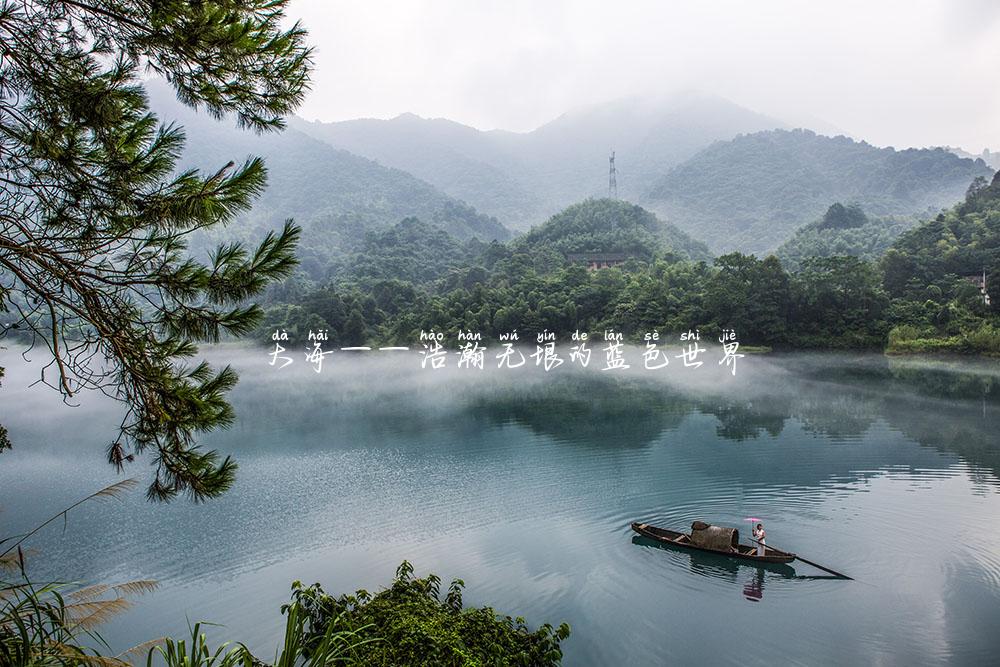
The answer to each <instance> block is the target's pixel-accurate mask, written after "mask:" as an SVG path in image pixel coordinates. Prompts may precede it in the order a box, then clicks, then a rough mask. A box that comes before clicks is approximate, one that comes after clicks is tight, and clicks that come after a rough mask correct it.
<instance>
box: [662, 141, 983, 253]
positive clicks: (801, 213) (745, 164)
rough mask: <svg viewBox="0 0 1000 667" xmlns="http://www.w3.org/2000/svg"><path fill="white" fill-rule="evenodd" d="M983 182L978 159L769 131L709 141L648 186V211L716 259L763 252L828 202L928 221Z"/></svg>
mask: <svg viewBox="0 0 1000 667" xmlns="http://www.w3.org/2000/svg"><path fill="white" fill-rule="evenodd" d="M992 174H993V170H992V169H990V168H989V167H988V166H987V165H986V164H985V163H984V162H982V161H981V160H969V159H963V158H959V157H958V156H956V155H954V154H953V153H950V152H948V151H945V150H943V149H940V148H934V149H913V148H910V149H906V150H902V151H897V150H895V149H893V148H878V147H876V146H872V145H870V144H868V143H866V142H863V141H862V142H857V141H853V140H852V139H848V138H847V137H843V136H838V137H825V136H821V135H818V134H815V133H814V132H811V131H808V130H792V131H786V130H771V131H766V132H758V133H755V134H749V135H741V136H738V137H736V138H734V139H731V140H729V141H721V142H717V143H715V144H713V145H711V146H709V147H708V148H706V149H704V150H702V151H701V152H699V153H698V154H697V155H695V156H694V157H692V158H691V159H689V160H687V161H685V162H684V163H683V164H680V165H678V166H676V167H675V168H673V169H672V170H670V172H669V173H667V174H666V175H665V176H664V177H662V178H661V179H660V180H659V181H657V182H656V184H655V185H654V187H653V188H652V190H651V192H650V198H651V199H652V200H653V203H652V204H651V205H650V207H651V208H652V210H654V211H655V212H656V213H658V214H661V215H663V216H664V217H665V218H666V219H667V220H670V221H671V222H673V223H674V224H675V225H677V226H678V227H680V228H681V229H683V230H684V231H686V232H688V233H690V234H692V235H694V236H697V237H698V238H701V239H704V240H705V241H706V242H707V243H708V245H709V247H710V248H712V249H713V250H714V251H716V252H726V251H731V250H741V251H744V252H753V253H764V252H768V251H771V250H773V249H774V248H776V247H777V246H779V245H780V244H781V243H782V242H784V241H785V240H786V239H788V238H789V237H790V236H791V235H792V233H793V232H794V230H795V229H796V228H797V227H798V226H799V225H800V224H801V222H802V220H804V219H805V220H808V219H815V218H817V217H819V216H821V215H822V214H823V211H824V210H825V209H826V208H827V206H829V203H830V202H832V201H849V202H855V203H857V204H859V205H860V206H862V207H863V208H864V209H865V210H866V211H868V212H869V213H870V214H872V215H876V216H885V215H912V214H921V213H922V214H927V213H928V212H931V213H932V214H933V213H937V211H938V210H940V209H941V208H942V207H944V206H948V205H951V204H952V203H954V202H955V201H957V200H959V199H961V198H962V196H963V195H964V193H965V190H966V188H968V186H969V184H970V183H971V182H972V180H973V179H974V178H975V177H977V176H984V177H989V176H991V175H992Z"/></svg>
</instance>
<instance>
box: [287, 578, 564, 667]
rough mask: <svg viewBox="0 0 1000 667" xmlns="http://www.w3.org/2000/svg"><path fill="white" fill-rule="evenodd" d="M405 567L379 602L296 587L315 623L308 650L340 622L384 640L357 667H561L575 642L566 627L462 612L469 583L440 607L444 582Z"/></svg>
mask: <svg viewBox="0 0 1000 667" xmlns="http://www.w3.org/2000/svg"><path fill="white" fill-rule="evenodd" d="M412 575H413V567H412V566H411V565H410V564H409V563H408V562H406V561H403V563H402V564H401V565H400V566H399V568H398V569H397V570H396V579H395V581H393V583H392V586H391V587H390V588H388V589H386V590H383V591H381V592H379V593H377V594H375V595H374V596H373V595H371V594H369V593H368V592H367V591H364V590H359V591H357V592H356V593H355V594H354V595H342V596H340V597H333V596H331V595H329V594H327V593H325V592H324V591H323V589H322V588H320V585H319V584H313V585H312V586H309V587H307V588H305V587H303V586H302V585H301V584H300V583H299V582H295V583H294V584H293V585H292V590H293V593H292V597H293V603H292V604H297V605H299V607H300V608H301V609H302V611H303V612H304V613H306V614H307V615H308V617H309V619H308V621H307V627H306V646H307V649H308V648H309V647H311V645H312V642H318V641H319V638H321V637H323V636H324V635H325V633H326V632H327V631H328V628H329V626H330V625H331V623H332V624H335V625H336V626H337V627H338V628H339V629H341V630H343V631H350V632H354V633H356V634H357V637H358V638H359V639H364V638H369V637H370V638H375V637H378V638H381V639H380V640H379V641H374V642H371V643H369V644H366V645H365V646H364V649H363V650H359V651H357V652H355V653H354V654H353V655H352V656H351V657H352V659H353V660H354V661H355V662H354V663H353V664H358V665H385V666H390V665H392V666H395V665H427V664H433V665H454V666H460V665H461V666H470V667H471V666H473V665H524V666H525V667H527V666H532V667H535V666H539V667H542V666H545V665H558V664H560V662H561V660H562V650H561V648H560V642H561V641H562V640H564V639H566V638H567V637H568V636H569V632H570V631H569V626H568V625H566V624H565V623H564V624H562V625H560V626H559V627H558V628H553V627H552V626H551V625H549V624H545V625H543V626H541V627H540V628H539V629H538V630H536V631H531V630H529V629H528V628H527V627H526V626H525V624H524V619H522V618H517V619H514V618H511V617H510V616H498V615H497V613H496V612H495V611H494V610H493V609H492V608H490V607H481V608H475V609H463V608H462V588H463V586H464V583H463V582H462V581H461V580H459V579H456V580H454V581H452V583H451V586H450V587H449V588H448V592H447V594H446V595H445V597H444V600H443V601H442V600H441V599H440V596H439V593H440V585H441V579H440V578H439V577H437V576H436V575H433V574H429V575H427V577H426V578H423V579H419V578H414V577H413V576H412Z"/></svg>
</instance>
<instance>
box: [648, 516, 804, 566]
mask: <svg viewBox="0 0 1000 667" xmlns="http://www.w3.org/2000/svg"><path fill="white" fill-rule="evenodd" d="M632 530H634V531H635V532H637V533H639V534H640V535H642V536H643V537H648V538H649V539H651V540H655V541H656V542H659V543H661V544H669V545H673V546H676V547H680V548H682V549H691V550H692V551H705V552H708V553H713V554H719V555H722V556H729V557H730V558H739V559H741V560H747V561H752V562H757V563H791V562H792V561H793V560H795V559H796V558H797V556H796V555H795V554H792V553H787V552H785V551H779V550H777V549H772V548H771V547H765V548H764V555H763V556H758V555H757V547H754V546H750V545H747V544H739V545H737V546H736V547H735V548H733V549H730V550H728V551H727V550H725V549H712V548H709V547H703V546H699V545H696V544H694V543H693V542H691V536H690V535H689V534H687V533H678V532H677V531H675V530H667V529H666V528H657V527H656V526H650V525H649V524H648V523H633V524H632ZM734 539H735V538H734Z"/></svg>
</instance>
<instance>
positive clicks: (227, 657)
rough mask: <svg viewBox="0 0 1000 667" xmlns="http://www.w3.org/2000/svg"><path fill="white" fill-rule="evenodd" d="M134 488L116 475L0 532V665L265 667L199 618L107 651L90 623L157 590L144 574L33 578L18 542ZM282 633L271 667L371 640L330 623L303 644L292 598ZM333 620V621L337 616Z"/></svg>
mask: <svg viewBox="0 0 1000 667" xmlns="http://www.w3.org/2000/svg"><path fill="white" fill-rule="evenodd" d="M134 486H136V482H135V480H123V481H121V482H116V483H115V484H112V485H110V486H107V487H105V488H103V489H101V490H100V491H97V492H96V493H92V494H90V495H89V496H87V497H86V498H83V499H82V500H80V501H78V502H76V503H73V504H72V505H70V506H69V507H67V508H65V509H63V510H61V511H59V512H57V513H56V514H55V515H53V516H52V517H50V518H49V519H47V520H46V521H43V522H42V523H40V524H38V525H37V526H35V527H34V528H32V529H31V530H29V531H28V532H26V533H23V534H20V535H13V536H9V537H5V538H0V549H4V551H2V552H0V667H50V666H52V667H57V666H58V667H64V666H65V667H87V666H96V667H127V666H128V665H130V664H134V663H135V662H136V661H140V660H141V659H142V657H143V656H145V660H146V665H147V666H148V667H153V665H164V666H165V667H264V666H265V665H267V663H265V662H263V661H261V660H260V659H258V658H257V657H255V656H254V655H253V654H252V653H251V652H250V649H249V648H247V647H246V645H244V644H236V645H234V646H233V648H230V646H231V644H230V643H228V642H227V643H224V644H222V645H221V646H219V647H218V648H216V649H214V650H212V649H211V648H210V646H209V642H208V638H207V636H206V635H205V634H204V633H203V632H202V625H203V624H201V623H198V624H195V625H194V627H193V628H191V636H190V638H189V639H180V640H175V639H170V638H161V639H154V640H151V641H148V642H144V643H142V644H139V645H137V646H134V647H132V648H130V649H128V650H126V651H123V652H120V653H114V652H113V651H112V650H111V647H110V646H109V645H108V643H107V642H106V641H105V640H104V638H103V637H102V636H101V635H100V634H99V633H98V632H97V627H98V626H100V625H101V624H103V623H105V622H106V621H108V620H109V619H111V618H112V617H114V616H115V615H117V614H120V613H121V612H123V611H125V610H126V609H128V608H129V606H130V600H129V598H130V597H132V596H134V595H139V594H142V593H148V592H150V591H152V590H154V589H155V588H156V582H154V581H149V580H140V581H130V582H126V583H123V584H96V585H93V586H86V587H80V586H74V585H70V584H62V583H58V582H50V583H46V584H41V585H39V584H36V583H35V582H33V581H32V580H31V578H30V577H29V576H28V568H27V566H26V564H25V552H24V549H23V547H22V545H23V544H24V543H25V542H26V541H27V540H28V539H29V538H31V537H32V536H33V535H35V534H36V533H38V532H39V531H40V530H42V529H43V528H45V527H46V526H48V525H49V524H51V523H53V522H54V521H56V520H58V519H60V518H62V519H63V520H65V519H66V518H67V515H68V514H69V512H71V511H72V510H74V509H76V508H77V507H79V506H80V505H82V504H84V503H86V502H89V501H92V500H101V499H108V498H119V497H120V496H121V495H122V494H123V493H125V492H126V491H128V490H129V489H131V488H133V487H134ZM282 611H283V612H284V613H285V615H286V617H287V618H286V620H285V633H284V637H283V640H282V643H281V646H280V648H279V649H278V650H277V651H276V653H275V657H274V662H273V663H271V664H272V665H273V666H274V667H326V666H328V665H350V664H355V663H357V661H358V657H359V653H358V649H359V648H360V647H361V646H362V645H364V644H367V643H371V642H373V641H378V640H376V639H370V638H369V639H363V638H362V637H361V635H360V633H362V632H364V631H366V630H368V629H369V628H368V626H366V627H363V628H360V629H358V630H346V629H341V628H340V624H339V623H337V622H333V623H330V624H329V627H328V628H327V631H326V633H325V634H324V635H323V637H322V638H320V640H319V641H318V642H316V641H310V642H309V645H308V648H307V646H306V627H305V626H306V623H307V620H308V618H307V616H306V614H305V613H304V612H303V610H302V608H301V607H300V605H299V603H298V602H293V603H291V604H289V605H285V606H284V607H283V609H282ZM338 620H339V619H338Z"/></svg>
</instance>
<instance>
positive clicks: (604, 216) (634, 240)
mask: <svg viewBox="0 0 1000 667" xmlns="http://www.w3.org/2000/svg"><path fill="white" fill-rule="evenodd" d="M511 246H512V248H513V249H514V250H515V252H516V251H517V250H519V249H528V250H532V251H538V250H540V249H551V250H554V251H555V252H557V253H559V254H561V255H567V254H572V253H591V252H597V253H628V254H631V255H635V256H636V257H637V258H640V259H644V260H649V259H652V258H653V257H654V256H655V255H658V254H661V253H663V252H672V253H674V254H676V255H678V256H679V257H681V258H684V259H693V260H696V261H697V260H708V259H710V258H711V255H710V254H709V252H708V248H707V247H706V246H705V244H704V243H701V242H699V241H695V240H694V239H692V238H691V237H690V236H688V235H687V234H685V233H684V232H682V231H681V230H679V229H677V228H676V227H674V226H673V225H671V224H669V223H665V222H663V221H662V220H659V219H658V218H657V217H656V216H655V215H653V214H652V213H650V212H649V211H647V210H645V209H644V208H642V207H641V206H637V205H635V204H631V203H629V202H626V201H622V200H619V199H606V198H605V199H587V200H585V201H583V202H580V203H578V204H574V205H572V206H570V207H568V208H566V209H565V210H563V211H560V212H559V213H557V214H556V215H554V216H552V217H551V218H549V220H547V221H546V222H545V223H544V224H542V225H539V226H537V227H533V228H532V229H531V231H529V232H528V233H527V234H525V235H523V236H519V237H518V238H516V239H515V240H514V241H513V242H512V244H511Z"/></svg>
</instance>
